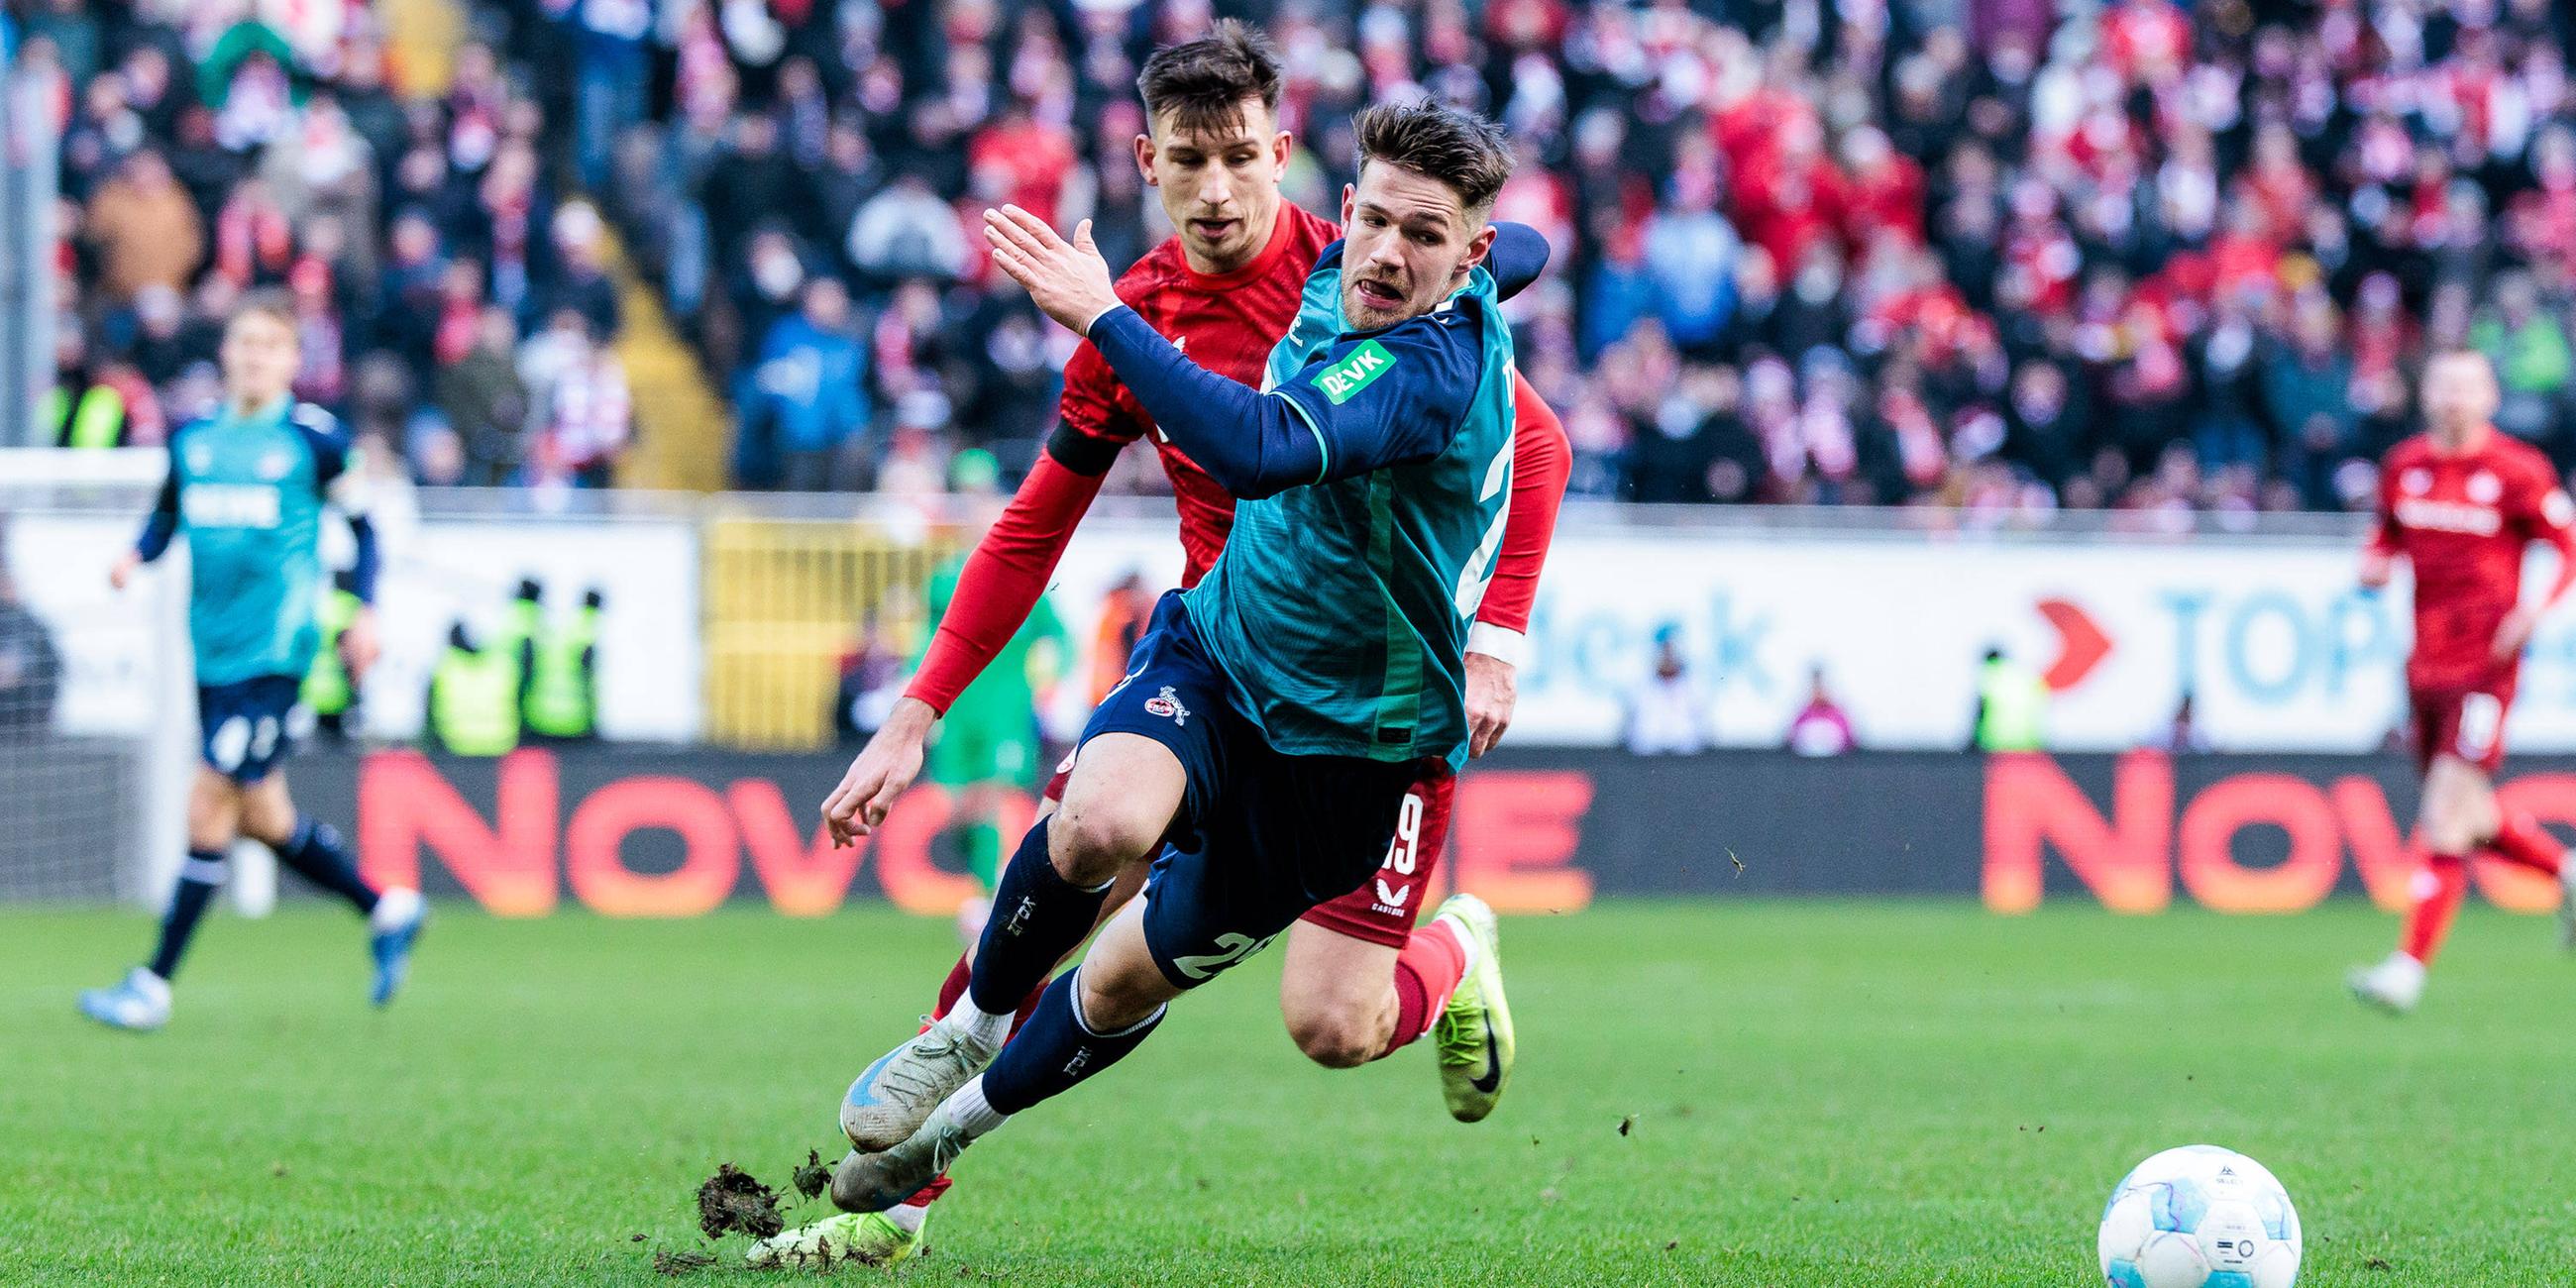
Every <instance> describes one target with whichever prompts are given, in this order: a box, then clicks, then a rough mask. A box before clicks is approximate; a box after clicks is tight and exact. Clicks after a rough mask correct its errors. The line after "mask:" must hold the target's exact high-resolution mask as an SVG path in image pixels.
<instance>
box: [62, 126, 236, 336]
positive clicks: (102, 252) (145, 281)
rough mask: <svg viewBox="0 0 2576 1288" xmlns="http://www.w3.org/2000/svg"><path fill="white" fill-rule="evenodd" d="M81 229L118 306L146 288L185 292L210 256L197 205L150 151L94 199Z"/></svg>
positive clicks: (120, 169) (110, 297)
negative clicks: (198, 268)
mask: <svg viewBox="0 0 2576 1288" xmlns="http://www.w3.org/2000/svg"><path fill="white" fill-rule="evenodd" d="M80 231H81V240H82V241H84V242H86V243H87V244H88V245H89V246H90V248H91V249H92V250H93V251H94V252H95V253H96V254H97V255H98V262H99V285H100V287H101V289H102V290H104V291H105V292H106V295H107V298H108V300H109V301H111V302H113V303H117V304H124V303H128V302H131V301H132V300H133V298H134V295H135V293H136V292H137V291H140V290H142V289H143V288H145V287H147V286H160V287H166V288H168V289H170V290H174V291H176V290H183V289H185V288H186V287H187V286H188V284H189V283H190V281H192V280H193V278H194V275H195V273H196V270H197V265H198V263H199V262H200V261H201V260H202V259H203V258H204V256H205V252H206V232H205V222H204V221H203V220H202V219H201V218H199V216H198V214H197V206H196V203H195V202H193V201H191V200H189V198H188V192H187V190H186V189H184V188H182V187H180V186H179V183H178V180H176V179H174V178H172V177H171V175H170V166H169V163H168V162H166V161H163V160H162V159H161V154H160V153H158V152H155V151H152V150H151V149H149V148H146V149H143V150H140V151H137V152H135V153H134V154H133V155H131V156H129V157H127V158H126V159H125V163H124V164H123V165H121V166H118V167H117V170H116V177H115V178H112V179H110V180H108V181H107V183H106V184H105V185H103V186H102V187H100V188H99V190H98V193H97V195H95V196H93V197H91V198H90V200H89V205H88V208H87V210H86V212H85V213H84V214H83V216H82V218H81V230H80Z"/></svg>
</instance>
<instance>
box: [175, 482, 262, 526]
mask: <svg viewBox="0 0 2576 1288" xmlns="http://www.w3.org/2000/svg"><path fill="white" fill-rule="evenodd" d="M179 510H180V512H181V513H182V514H184V515H185V516H187V520H188V526H190V527H192V528H274V527H276V526H277V525H278V519H279V507H278V499H277V489H276V488H275V487H272V486H269V485H267V484H261V483H191V484H189V485H188V486H187V487H185V488H182V489H180V492H179Z"/></svg>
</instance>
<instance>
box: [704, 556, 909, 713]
mask: <svg viewBox="0 0 2576 1288" xmlns="http://www.w3.org/2000/svg"><path fill="white" fill-rule="evenodd" d="M704 541H705V545H704V551H705V557H704V558H703V560H702V561H701V563H700V569H701V575H702V576H703V577H704V579H705V584H704V586H703V587H702V590H703V598H702V599H701V603H702V604H703V605H704V611H705V613H706V623H707V633H706V644H707V654H706V685H707V734H708V736H709V738H710V739H712V740H713V741H716V742H719V743H724V744H727V745H730V746H735V747H743V748H750V749H756V750H769V751H803V750H811V749H813V748H817V747H822V746H826V745H828V744H829V743H830V742H831V741H832V702H833V695H834V693H835V691H836V689H837V688H838V685H839V680H840V661H841V658H842V657H843V656H844V655H845V654H847V653H848V652H849V651H850V650H851V649H853V648H855V647H856V646H857V645H858V643H859V641H860V640H861V639H862V638H863V636H864V634H865V633H866V631H867V630H868V628H869V626H870V624H871V623H873V624H874V627H875V630H876V632H877V634H878V635H879V637H880V638H882V639H884V640H885V641H886V642H887V643H888V644H890V645H891V646H893V647H894V648H895V649H896V650H898V651H899V652H901V653H903V654H904V655H905V656H906V657H907V658H909V657H910V656H911V654H912V652H913V651H914V650H915V648H916V646H917V644H918V641H919V640H920V638H921V632H922V629H923V623H922V616H923V610H922V589H923V587H924V585H925V584H927V583H928V581H929V580H930V574H931V571H932V570H933V569H934V568H936V567H937V566H938V564H939V562H940V561H941V560H943V559H945V558H948V557H949V556H950V555H952V554H953V553H954V552H955V551H956V549H957V548H958V544H959V543H958V541H957V539H956V536H955V535H954V534H950V533H944V532H941V533H933V534H930V535H927V536H922V535H916V534H899V533H896V532H892V531H889V530H888V529H887V528H886V527H885V526H883V525H880V524H876V523H870V522H863V521H850V520H824V519H778V518H762V517H755V516H749V515H727V514H721V513H719V514H718V515H716V516H714V517H713V518H711V519H710V520H709V521H708V523H707V526H706V528H705V529H704Z"/></svg>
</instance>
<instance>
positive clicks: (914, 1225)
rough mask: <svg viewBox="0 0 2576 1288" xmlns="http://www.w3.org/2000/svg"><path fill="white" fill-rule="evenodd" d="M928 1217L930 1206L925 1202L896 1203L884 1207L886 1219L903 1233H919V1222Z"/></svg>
mask: <svg viewBox="0 0 2576 1288" xmlns="http://www.w3.org/2000/svg"><path fill="white" fill-rule="evenodd" d="M929 1219H930V1206H929V1205H928V1204H925V1203H898V1204H896V1205H895V1206H893V1207H890V1208H887V1209H886V1220H888V1221H892V1222H894V1228H896V1229H898V1230H901V1231H903V1232H904V1233H905V1234H919V1233H921V1223H922V1222H924V1221H927V1220H929Z"/></svg>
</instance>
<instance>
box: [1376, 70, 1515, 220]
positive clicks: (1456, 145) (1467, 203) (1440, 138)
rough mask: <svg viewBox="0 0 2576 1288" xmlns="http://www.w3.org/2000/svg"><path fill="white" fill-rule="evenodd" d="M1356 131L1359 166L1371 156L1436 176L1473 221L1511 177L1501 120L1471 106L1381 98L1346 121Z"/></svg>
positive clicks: (1509, 148) (1509, 151)
mask: <svg viewBox="0 0 2576 1288" xmlns="http://www.w3.org/2000/svg"><path fill="white" fill-rule="evenodd" d="M1351 126H1352V131H1353V133H1355V134H1357V135H1358V136H1359V168H1360V169H1362V170H1366V169H1367V168H1368V163H1369V162H1371V161H1383V162H1385V163H1387V164H1388V165H1391V166H1396V167H1399V168H1401V169H1406V170H1411V171H1412V172H1414V173H1415V174H1418V175H1421V176H1423V177H1424V178H1426V179H1437V180H1439V181H1440V182H1442V183H1445V184H1447V185H1449V186H1450V187H1451V188H1452V189H1454V190H1456V191H1457V193H1458V204H1459V205H1460V206H1461V207H1462V208H1464V210H1465V211H1466V213H1467V215H1468V216H1469V222H1470V223H1471V224H1472V223H1475V222H1479V221H1480V220H1481V219H1482V217H1483V215H1484V213H1485V212H1486V211H1488V210H1490V209H1492V208H1493V204H1494V194H1496V193H1498V192H1501V191H1502V190H1503V181H1504V180H1506V179H1509V178H1511V177H1512V145H1511V140H1510V139H1508V138H1506V137H1504V135H1503V129H1502V127H1501V126H1499V125H1496V124H1494V123H1493V122H1491V121H1488V120H1486V119H1485V118H1483V117H1481V116H1477V115H1475V114H1474V113H1471V112H1461V111H1459V110H1458V109H1456V108H1453V107H1444V106H1442V105H1440V104H1438V103H1435V102H1432V101H1430V100H1428V99H1425V100H1423V101H1422V102H1419V103H1383V104H1380V105H1378V106H1376V107H1372V108H1370V109H1368V110H1367V111H1364V112H1362V113H1360V114H1359V115H1358V116H1357V117H1355V118H1353V119H1352V121H1351Z"/></svg>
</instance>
